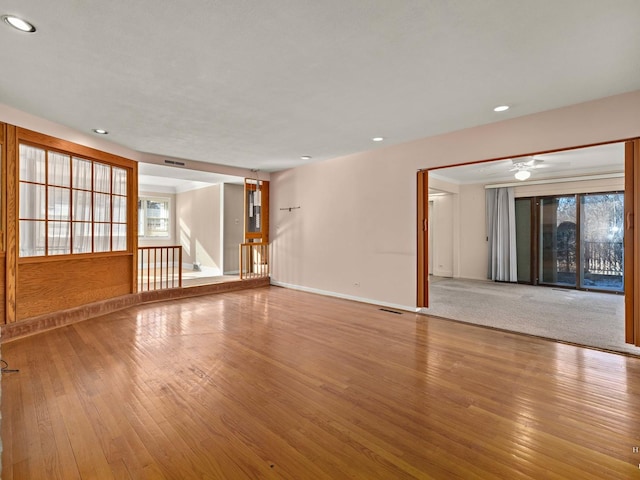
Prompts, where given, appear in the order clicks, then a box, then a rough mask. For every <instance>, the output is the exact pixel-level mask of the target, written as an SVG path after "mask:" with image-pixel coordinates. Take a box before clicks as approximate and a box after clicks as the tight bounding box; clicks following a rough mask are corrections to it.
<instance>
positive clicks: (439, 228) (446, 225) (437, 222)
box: [430, 194, 457, 277]
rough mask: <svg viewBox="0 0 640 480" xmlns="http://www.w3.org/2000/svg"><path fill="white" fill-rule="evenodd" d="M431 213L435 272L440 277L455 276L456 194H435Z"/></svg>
mask: <svg viewBox="0 0 640 480" xmlns="http://www.w3.org/2000/svg"><path fill="white" fill-rule="evenodd" d="M430 200H431V201H432V202H433V203H432V206H433V211H432V213H431V234H432V235H433V237H432V238H433V252H432V255H433V256H432V258H433V274H434V275H436V276H439V277H453V238H454V236H453V225H454V222H455V220H456V218H457V215H455V214H454V207H453V203H454V195H453V194H449V195H441V196H433V197H431V199H430Z"/></svg>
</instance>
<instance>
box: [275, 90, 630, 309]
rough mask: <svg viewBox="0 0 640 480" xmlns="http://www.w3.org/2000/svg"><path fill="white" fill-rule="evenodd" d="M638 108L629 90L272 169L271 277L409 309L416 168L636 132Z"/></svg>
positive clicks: (413, 280) (623, 136)
mask: <svg viewBox="0 0 640 480" xmlns="http://www.w3.org/2000/svg"><path fill="white" fill-rule="evenodd" d="M639 112H640V91H636V92H632V93H629V94H624V95H617V96H614V97H608V98H604V99H600V100H595V101H592V102H588V103H583V104H579V105H574V106H569V107H565V108H561V109H557V110H552V111H548V112H542V113H538V114H534V115H528V116H524V117H520V118H514V119H511V120H505V121H502V122H496V123H493V124H489V125H484V126H480V127H475V128H470V129H466V130H461V131H458V132H453V133H449V134H445V135H440V136H436V137H430V138H425V139H422V140H418V141H415V142H410V143H405V144H401V145H396V146H389V147H386V148H380V149H378V150H374V151H370V152H364V153H359V154H355V155H350V156H346V157H342V158H337V159H333V160H328V161H325V162H321V163H315V164H309V165H304V166H300V167H298V168H295V169H291V170H287V171H284V172H278V173H275V174H272V176H271V193H272V195H271V198H272V202H271V218H272V225H273V227H272V231H271V234H272V235H271V238H272V262H273V263H272V272H273V273H272V281H273V282H274V283H276V284H282V285H288V286H294V287H297V288H302V289H307V290H312V291H321V292H325V293H330V294H335V295H339V296H344V297H350V298H358V299H362V300H365V301H372V302H376V303H378V304H388V305H395V306H398V307H404V308H407V309H412V308H414V306H415V304H416V218H415V212H416V171H417V170H418V169H419V168H433V167H438V166H447V165H454V164H463V163H470V162H474V161H478V160H488V159H499V158H510V157H516V156H523V155H531V154H535V153H540V152H549V151H553V150H559V149H563V148H569V147H579V146H584V145H589V144H595V143H599V142H610V141H614V140H621V139H626V138H633V137H637V136H640V113H639ZM470 194H471V193H470ZM482 203H483V204H484V201H483V202H482ZM293 205H296V206H297V205H300V206H301V209H300V210H293V211H292V212H287V211H280V210H279V208H281V207H287V206H293ZM476 220H478V219H476ZM483 221H484V220H483ZM459 248H460V250H461V251H462V250H464V249H463V248H462V246H460V247H459ZM461 260H462V259H461ZM478 262H479V260H478ZM461 263H462V261H461ZM454 268H455V267H454ZM465 268H466V267H464V266H463V265H462V264H461V265H460V266H459V269H460V271H461V272H462V271H463V270H464V269H465ZM356 284H358V285H356Z"/></svg>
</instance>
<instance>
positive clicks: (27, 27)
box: [2, 15, 36, 33]
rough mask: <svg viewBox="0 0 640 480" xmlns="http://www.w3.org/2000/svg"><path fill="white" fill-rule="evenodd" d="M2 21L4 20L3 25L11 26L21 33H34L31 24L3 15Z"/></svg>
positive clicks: (34, 28)
mask: <svg viewBox="0 0 640 480" xmlns="http://www.w3.org/2000/svg"><path fill="white" fill-rule="evenodd" d="M2 20H4V23H6V24H7V25H11V26H12V27H13V28H15V29H17V30H20V31H21V32H26V33H34V32H35V31H36V27H34V26H33V24H31V23H29V22H27V21H26V20H23V19H21V18H19V17H15V16H13V15H3V16H2Z"/></svg>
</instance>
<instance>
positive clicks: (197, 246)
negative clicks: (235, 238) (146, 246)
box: [176, 185, 222, 275]
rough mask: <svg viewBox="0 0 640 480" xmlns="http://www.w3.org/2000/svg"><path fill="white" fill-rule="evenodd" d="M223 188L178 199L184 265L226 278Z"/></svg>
mask: <svg viewBox="0 0 640 480" xmlns="http://www.w3.org/2000/svg"><path fill="white" fill-rule="evenodd" d="M221 192H222V186H221V185H211V186H210V187H204V188H198V189H196V190H190V191H188V192H182V193H178V194H177V195H176V236H177V238H178V239H179V242H180V243H179V244H180V245H182V261H183V263H185V264H193V263H196V262H197V263H199V264H201V265H202V266H203V267H209V268H211V269H213V272H212V274H213V275H222V232H221V230H222V229H221V218H222V217H221V213H220V206H221V203H222V194H221Z"/></svg>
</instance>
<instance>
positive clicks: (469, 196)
mask: <svg viewBox="0 0 640 480" xmlns="http://www.w3.org/2000/svg"><path fill="white" fill-rule="evenodd" d="M459 199H460V210H459V217H458V219H459V224H460V250H459V251H458V254H459V257H458V258H459V261H458V265H459V269H458V271H457V272H456V275H455V276H456V277H460V278H471V279H476V280H486V278H487V262H488V252H487V227H486V222H485V190H484V185H461V186H460V194H459Z"/></svg>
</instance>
